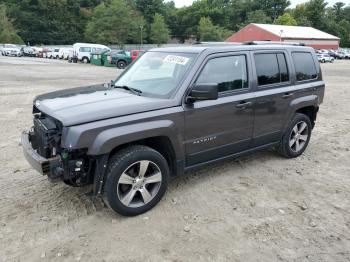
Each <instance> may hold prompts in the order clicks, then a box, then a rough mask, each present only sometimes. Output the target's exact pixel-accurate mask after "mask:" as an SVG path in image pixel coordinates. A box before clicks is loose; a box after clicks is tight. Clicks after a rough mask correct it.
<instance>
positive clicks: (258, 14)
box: [246, 10, 272, 24]
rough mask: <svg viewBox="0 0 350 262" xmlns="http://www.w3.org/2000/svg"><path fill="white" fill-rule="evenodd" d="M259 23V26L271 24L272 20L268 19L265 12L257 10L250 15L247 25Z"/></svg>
mask: <svg viewBox="0 0 350 262" xmlns="http://www.w3.org/2000/svg"><path fill="white" fill-rule="evenodd" d="M250 23H259V24H271V23H272V19H271V18H270V17H268V16H267V15H266V14H265V12H264V11H262V10H257V11H252V12H249V13H248V18H247V20H246V24H250Z"/></svg>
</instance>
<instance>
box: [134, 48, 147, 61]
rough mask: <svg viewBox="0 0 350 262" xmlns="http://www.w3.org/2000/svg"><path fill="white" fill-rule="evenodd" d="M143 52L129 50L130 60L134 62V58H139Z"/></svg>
mask: <svg viewBox="0 0 350 262" xmlns="http://www.w3.org/2000/svg"><path fill="white" fill-rule="evenodd" d="M144 52H145V51H143V50H131V59H132V61H134V60H136V58H138V57H139V55H141V54H143V53H144Z"/></svg>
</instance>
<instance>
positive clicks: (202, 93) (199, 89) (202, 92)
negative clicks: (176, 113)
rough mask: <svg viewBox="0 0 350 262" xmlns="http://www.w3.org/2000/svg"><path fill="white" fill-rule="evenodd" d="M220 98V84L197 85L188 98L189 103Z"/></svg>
mask: <svg viewBox="0 0 350 262" xmlns="http://www.w3.org/2000/svg"><path fill="white" fill-rule="evenodd" d="M218 96H219V91H218V84H212V83H210V84H195V85H194V86H193V88H192V90H191V92H190V94H189V96H188V97H187V101H188V102H193V101H196V100H216V99H218Z"/></svg>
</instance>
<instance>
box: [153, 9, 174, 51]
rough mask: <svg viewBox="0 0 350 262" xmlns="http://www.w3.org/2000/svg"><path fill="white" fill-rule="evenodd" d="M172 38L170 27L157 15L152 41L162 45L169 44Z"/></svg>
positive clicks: (154, 20)
mask: <svg viewBox="0 0 350 262" xmlns="http://www.w3.org/2000/svg"><path fill="white" fill-rule="evenodd" d="M169 38H170V35H169V29H168V26H167V25H166V24H165V21H164V17H163V16H162V15H161V14H158V13H156V14H155V15H154V18H153V23H152V24H151V40H152V42H153V43H155V44H157V45H160V44H165V43H167V42H168V40H169Z"/></svg>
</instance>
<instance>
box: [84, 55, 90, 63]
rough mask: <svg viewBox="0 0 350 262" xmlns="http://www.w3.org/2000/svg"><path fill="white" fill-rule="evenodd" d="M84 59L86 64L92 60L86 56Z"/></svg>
mask: <svg viewBox="0 0 350 262" xmlns="http://www.w3.org/2000/svg"><path fill="white" fill-rule="evenodd" d="M82 61H83V63H84V64H87V63H89V62H90V61H89V58H87V57H84V58H83V59H82Z"/></svg>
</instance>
